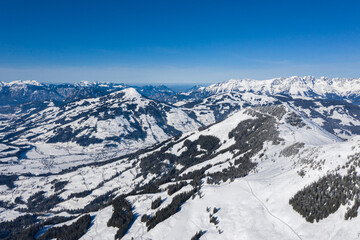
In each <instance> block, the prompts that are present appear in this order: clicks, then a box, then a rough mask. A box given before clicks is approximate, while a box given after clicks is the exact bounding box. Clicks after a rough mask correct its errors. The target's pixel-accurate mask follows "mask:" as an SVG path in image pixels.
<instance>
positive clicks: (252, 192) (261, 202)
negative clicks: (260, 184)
mask: <svg viewBox="0 0 360 240" xmlns="http://www.w3.org/2000/svg"><path fill="white" fill-rule="evenodd" d="M245 181H246V183H247V185H248V186H249V189H250V192H251V194H252V195H253V196H254V197H255V198H256V199H257V200H258V201H259V202H260V204H261V205H262V206H263V207H264V208H265V210H266V211H267V212H268V213H269V214H270V216H272V217H273V218H276V219H277V220H278V221H280V222H281V223H283V224H284V225H286V226H287V227H288V228H289V229H290V230H291V231H292V232H293V233H294V234H295V235H296V236H297V238H298V239H300V240H302V238H301V237H300V235H299V234H298V233H297V232H296V231H295V230H294V229H293V228H292V227H291V226H290V225H289V224H287V223H286V222H285V221H283V220H282V219H281V218H279V217H277V216H275V215H274V214H272V213H271V212H270V210H269V209H268V208H267V207H266V205H265V204H264V203H263V201H261V200H260V199H259V198H258V197H257V196H256V195H255V193H254V191H253V189H252V188H251V186H250V183H249V181H247V180H245Z"/></svg>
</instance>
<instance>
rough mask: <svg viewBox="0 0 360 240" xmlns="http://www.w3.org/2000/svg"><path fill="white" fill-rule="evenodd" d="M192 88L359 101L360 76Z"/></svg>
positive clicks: (256, 81)
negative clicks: (354, 77)
mask: <svg viewBox="0 0 360 240" xmlns="http://www.w3.org/2000/svg"><path fill="white" fill-rule="evenodd" d="M194 91H199V92H202V91H203V92H208V93H212V94H213V93H221V92H230V91H239V92H255V93H259V94H266V95H277V94H282V95H290V96H301V97H306V96H307V97H318V98H319V97H321V98H327V99H347V100H350V101H354V102H355V103H359V100H360V79H352V78H333V79H330V78H326V77H321V78H315V77H312V76H306V77H297V76H294V77H289V78H274V79H269V80H253V79H242V80H235V79H231V80H229V81H226V82H221V83H215V84H212V85H210V86H208V87H200V88H198V89H196V90H194Z"/></svg>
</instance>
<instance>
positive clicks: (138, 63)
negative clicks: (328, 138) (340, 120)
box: [0, 0, 360, 84]
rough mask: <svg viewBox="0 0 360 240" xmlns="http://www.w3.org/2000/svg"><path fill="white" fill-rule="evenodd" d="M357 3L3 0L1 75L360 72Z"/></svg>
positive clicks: (196, 78)
mask: <svg viewBox="0 0 360 240" xmlns="http://www.w3.org/2000/svg"><path fill="white" fill-rule="evenodd" d="M359 9H360V2H359V1H289V0H287V1H276V0H275V1H250V0H249V1H224V0H223V1H210V0H208V1H187V0H182V1H149V0H147V1H138V0H128V1H106V0H105V1H91V0H86V1H80V0H78V1H66V0H65V1H64V0H63V1H48V0H47V1H36V0H32V1H18V0H4V1H0V81H12V80H15V79H22V80H26V79H36V80H38V81H41V82H76V81H81V80H89V81H112V82H125V83H130V84H143V83H151V84H157V83H170V84H206V83H212V82H217V81H225V80H228V79H229V78H254V79H266V78H272V77H279V76H292V75H300V76H302V75H314V76H323V75H324V76H329V77H338V76H339V77H360V15H359Z"/></svg>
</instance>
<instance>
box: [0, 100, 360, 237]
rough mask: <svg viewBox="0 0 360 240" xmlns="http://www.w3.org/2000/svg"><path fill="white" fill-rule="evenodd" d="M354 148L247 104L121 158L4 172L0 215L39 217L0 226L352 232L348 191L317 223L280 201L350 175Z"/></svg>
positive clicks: (136, 233)
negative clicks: (40, 171) (37, 171)
mask: <svg viewBox="0 0 360 240" xmlns="http://www.w3.org/2000/svg"><path fill="white" fill-rule="evenodd" d="M359 152H360V139H359V138H353V139H351V140H349V141H346V142H343V141H342V140H341V139H339V138H337V137H335V136H334V135H332V134H330V133H329V132H327V131H325V130H324V129H322V128H321V127H319V126H318V125H317V124H314V123H313V122H312V121H310V120H309V119H307V118H304V117H302V116H301V115H299V114H298V113H297V111H296V110H294V109H293V108H292V107H290V106H289V105H288V104H277V105H273V106H264V107H250V108H246V109H243V110H241V111H239V112H236V113H233V114H231V115H230V116H229V117H228V118H226V119H224V120H223V121H221V122H219V123H217V124H214V125H212V126H210V127H208V128H205V129H202V130H197V131H193V132H190V133H187V134H184V135H182V136H181V137H177V138H172V139H170V140H168V141H166V142H164V143H162V144H160V145H159V146H155V147H154V148H149V149H146V150H143V151H140V152H137V153H136V154H132V155H129V156H124V157H122V158H117V159H109V161H106V162H102V163H93V164H88V165H87V166H80V167H77V168H75V169H72V170H68V171H65V172H62V173H59V174H56V175H53V174H46V175H40V176H29V175H22V176H12V177H10V176H8V177H7V179H4V180H3V182H6V184H7V186H5V185H1V195H0V200H1V206H2V207H3V209H2V212H1V214H0V217H1V218H2V219H3V220H10V219H15V218H16V217H18V216H20V215H22V217H20V218H17V219H16V220H15V222H14V223H16V222H18V221H20V219H23V222H26V221H25V220H24V219H25V218H26V219H27V222H28V224H26V225H28V226H30V225H31V223H34V221H36V219H38V220H39V219H42V220H41V221H39V222H38V223H37V224H35V225H32V227H31V228H30V229H28V230H26V231H21V233H19V232H17V231H19V229H18V228H16V227H14V225H11V224H7V223H6V222H4V223H3V224H2V225H1V229H2V230H1V232H0V234H2V235H3V236H9V234H11V232H12V234H15V235H16V234H20V235H17V236H21V234H25V233H26V234H30V233H31V234H36V235H37V236H38V237H40V238H41V236H43V237H45V236H60V235H61V234H62V231H65V230H67V228H66V227H64V224H65V225H67V226H72V224H74V225H76V226H83V225H82V223H83V222H85V223H88V224H89V225H87V226H88V227H87V228H89V229H88V230H87V232H86V233H85V235H83V236H82V239H114V237H115V235H116V234H117V235H118V236H120V237H121V236H122V235H123V234H125V235H124V236H123V239H132V238H134V239H190V238H191V237H192V236H194V235H195V234H196V233H199V231H200V232H201V233H199V235H201V234H204V235H203V236H202V237H201V238H203V239H234V237H235V238H237V237H241V238H244V239H264V238H266V239H355V238H356V237H357V234H358V228H357V226H358V224H359V223H360V222H359V218H357V217H353V218H351V219H350V218H349V219H348V220H345V213H346V212H349V211H348V210H347V207H349V208H355V207H356V204H355V202H356V199H357V198H356V196H357V195H353V196H352V198H351V196H350V195H348V194H345V195H344V196H345V203H344V205H343V204H340V205H339V206H337V208H336V207H333V208H332V209H331V211H327V214H325V215H322V218H321V219H319V222H318V223H317V222H315V223H311V222H310V221H308V220H307V218H306V216H307V215H306V214H307V213H301V214H304V217H302V215H300V213H298V211H297V210H296V209H297V205H296V204H290V202H289V201H290V199H295V200H293V202H296V201H297V199H298V196H297V195H296V194H297V193H298V192H299V191H300V192H301V191H303V190H302V189H303V188H304V187H306V186H312V185H311V183H313V182H316V181H319V179H320V178H321V177H322V176H328V175H329V174H333V175H334V176H337V175H336V174H338V175H340V176H346V175H347V174H349V173H348V171H350V170H351V169H352V170H351V173H352V174H354V171H355V172H356V171H358V168H359V165H357V164H358V162H357V160H356V159H358V157H356V156H358V155H360V153H359ZM356 154H358V155H356ZM351 156H352V157H351ZM347 162H349V163H348V164H347ZM348 190H349V189H347V188H341V189H337V191H338V192H344V193H346V192H347V191H348ZM352 191H353V192H354V193H356V188H355V190H352ZM321 194H325V195H324V196H320V197H321V199H328V198H326V196H327V195H326V194H327V193H326V191H325V192H321ZM300 195H302V194H300ZM119 196H122V197H119ZM159 197H160V199H159ZM124 199H126V200H124ZM300 200H301V199H300ZM127 201H128V202H129V203H131V205H132V207H129V206H128V205H127V204H128V203H127ZM325 203H326V202H325ZM354 204H355V205H354ZM310 205H314V204H310ZM325 205H326V204H325ZM353 206H354V207H353ZM307 207H308V206H303V208H304V209H306V208H307ZM356 208H357V207H356ZM214 209H215V210H214ZM25 214H31V215H32V218H31V217H29V216H27V217H26V215H25ZM87 214H89V216H90V217H88V218H87V217H86V216H87ZM61 216H62V218H60V217H61ZM64 216H67V217H71V219H72V220H70V221H69V219H66V218H63V217H64ZM324 216H325V217H324ZM55 217H57V218H55ZM80 217H81V219H83V220H82V221H80V220H79V219H80ZM315 217H317V215H316V216H315ZM44 219H47V222H46V221H45V220H44ZM50 219H51V221H50ZM84 219H85V220H84ZM86 219H88V220H86ZM11 226H12V227H11ZM54 226H55V227H56V226H57V227H59V228H55V227H54ZM61 226H62V227H61ZM9 229H10V230H9ZM49 229H50V230H49ZM51 229H53V230H51ZM80 229H81V228H80ZM124 229H125V230H124ZM7 231H10V233H9V232H7ZM50 234H52V235H50ZM56 234H58V235H56ZM59 234H60V235H59ZM15 235H14V236H15Z"/></svg>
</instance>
